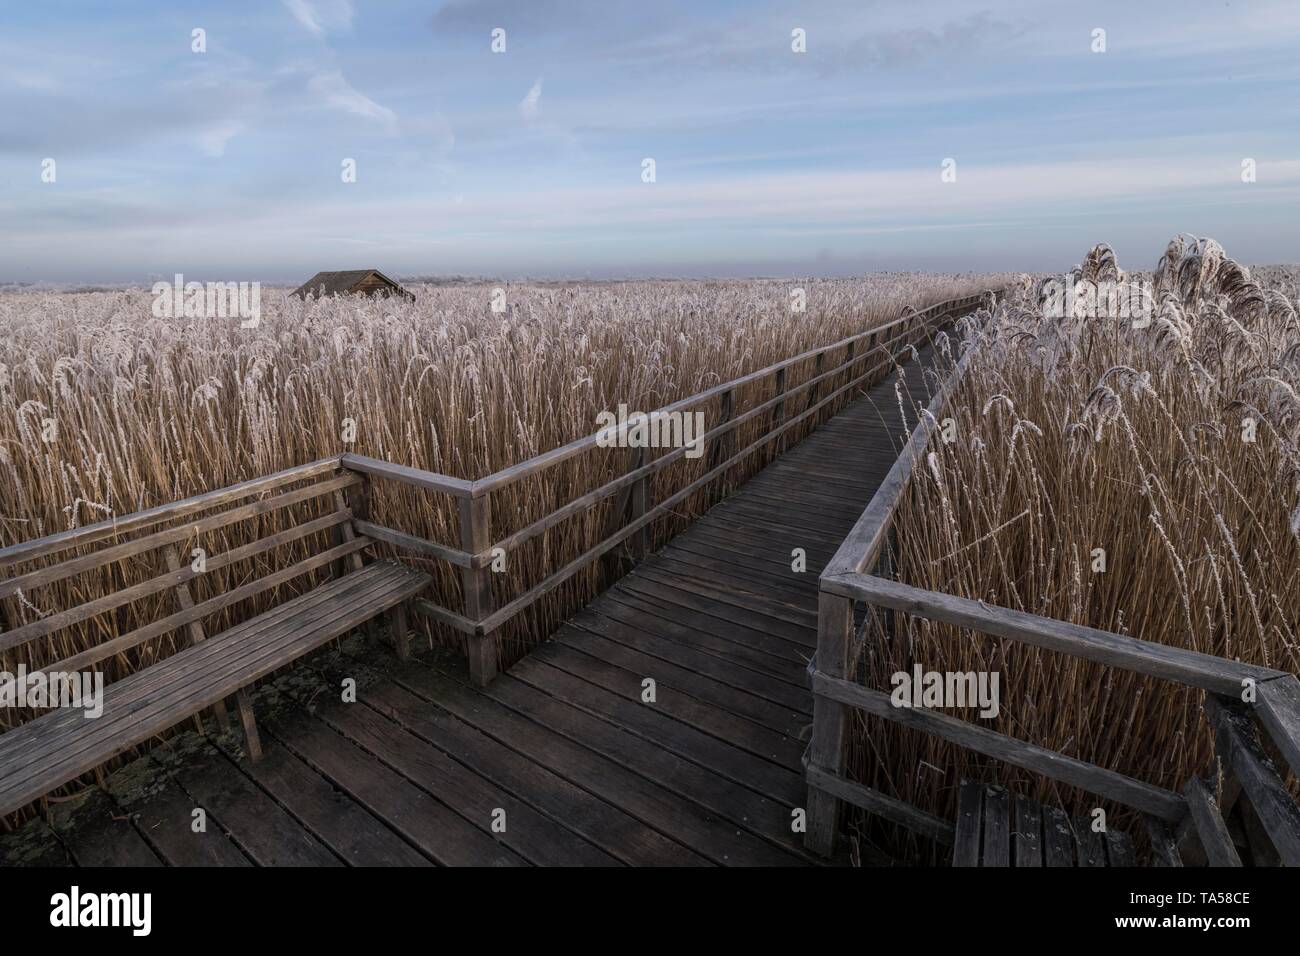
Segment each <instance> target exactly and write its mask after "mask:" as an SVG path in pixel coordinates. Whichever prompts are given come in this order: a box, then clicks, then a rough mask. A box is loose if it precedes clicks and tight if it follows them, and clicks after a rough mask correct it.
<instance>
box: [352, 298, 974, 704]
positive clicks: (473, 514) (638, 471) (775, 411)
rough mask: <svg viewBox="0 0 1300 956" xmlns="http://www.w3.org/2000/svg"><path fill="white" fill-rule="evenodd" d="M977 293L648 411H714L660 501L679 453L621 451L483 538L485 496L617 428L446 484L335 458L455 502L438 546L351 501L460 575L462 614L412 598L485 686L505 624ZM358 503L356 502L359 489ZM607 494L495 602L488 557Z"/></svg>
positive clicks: (638, 546)
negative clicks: (599, 479) (571, 493)
mask: <svg viewBox="0 0 1300 956" xmlns="http://www.w3.org/2000/svg"><path fill="white" fill-rule="evenodd" d="M983 298H984V296H983V295H979V296H966V297H963V298H960V299H953V300H949V301H947V302H941V303H937V304H935V305H933V306H930V307H929V308H926V309H923V310H920V311H914V310H909V311H908V312H907V313H906V314H904V315H903V316H901V317H900V318H898V319H896V320H894V321H892V322H889V323H887V324H885V325H882V326H878V327H876V328H873V329H870V330H868V331H866V332H863V333H860V334H858V335H854V336H851V337H849V338H846V339H842V340H840V341H838V342H835V343H833V344H831V345H825V346H822V347H820V348H816V349H811V350H809V351H807V352H803V353H802V354H800V355H796V356H794V357H793V358H788V359H785V360H784V361H781V362H777V363H775V364H773V365H769V366H767V367H766V368H762V369H759V370H758V371H755V372H751V373H749V374H748V375H743V376H741V377H740V378H736V379H733V380H731V381H729V382H724V383H722V384H719V385H715V386H713V387H711V388H708V389H705V390H704V391H702V392H699V393H697V394H695V395H691V396H690V397H688V398H684V399H682V400H680V401H677V402H673V403H672V404H670V405H666V406H664V407H662V408H659V409H656V410H655V411H653V412H648V413H646V414H647V415H648V416H662V415H668V414H672V413H676V412H686V411H687V410H701V409H704V408H710V407H713V408H716V419H715V420H716V422H717V423H716V424H715V425H714V426H713V427H712V428H710V429H709V430H708V431H706V432H705V433H704V435H703V438H702V441H703V443H704V445H705V446H706V448H707V449H708V450H709V458H708V459H707V471H706V472H705V473H704V474H703V475H701V476H699V477H698V478H695V479H693V480H691V481H689V482H688V483H686V484H685V485H683V486H682V487H681V488H678V489H675V490H673V491H672V492H671V493H670V494H668V495H667V496H666V497H664V498H662V499H661V500H659V501H651V500H650V479H651V478H652V477H653V476H654V475H655V474H657V473H659V472H661V471H663V470H664V469H665V468H667V467H669V466H670V465H672V464H673V463H674V462H677V461H679V460H681V459H682V458H683V457H684V456H685V455H686V452H687V451H688V448H686V447H679V448H674V449H672V450H671V451H667V452H666V453H664V454H660V455H658V456H657V457H650V455H648V454H647V449H644V448H642V449H628V452H629V454H628V457H627V465H626V471H625V472H624V473H623V474H622V475H619V476H618V477H616V478H614V479H612V480H610V481H607V482H604V483H603V484H601V485H600V486H599V487H596V488H594V489H592V490H590V491H587V492H586V493H584V494H582V495H580V496H578V497H576V498H574V499H573V500H571V501H568V502H566V503H565V504H563V505H561V506H559V507H557V508H555V509H554V510H552V511H550V512H549V513H547V514H546V515H544V516H542V517H540V518H537V519H536V520H534V521H532V522H531V523H529V524H527V525H525V526H524V527H522V528H519V529H518V530H515V531H512V532H510V533H509V534H507V535H505V536H504V537H502V538H500V539H498V540H495V541H494V540H492V536H491V530H490V529H491V525H492V499H493V495H494V494H498V493H500V492H502V491H504V490H505V489H507V488H509V487H510V486H512V485H514V484H516V483H517V482H521V481H523V480H525V479H528V478H532V477H534V476H537V475H540V474H542V473H543V472H546V471H547V470H549V469H553V468H556V467H557V466H559V465H561V464H563V463H565V462H569V461H571V460H573V459H575V458H577V457H578V456H580V455H583V454H586V453H589V452H591V451H592V450H594V449H597V448H606V447H607V446H608V443H609V442H610V441H611V440H613V441H614V442H615V443H617V440H618V438H619V437H621V432H622V431H623V430H624V427H623V426H620V427H619V428H616V429H614V430H613V431H611V430H604V431H598V432H594V433H592V434H590V435H587V436H585V437H583V438H579V439H577V440H576V441H573V442H570V443H569V444H567V445H563V446H561V447H559V448H556V449H554V450H552V451H548V452H545V453H543V454H540V455H537V456H535V457H533V458H530V459H528V460H527V461H524V462H521V463H519V464H516V465H512V466H510V467H508V468H504V469H502V470H500V471H497V472H495V473H493V474H491V475H488V476H487V477H486V478H481V479H479V480H476V481H464V480H462V479H457V478H450V477H448V476H446V475H439V474H434V473H431V472H425V471H420V470H418V469H414V468H408V467H405V466H401V465H394V464H390V463H388V462H383V461H378V460H376V459H373V458H366V457H363V456H360V455H351V454H345V455H342V456H340V458H339V462H340V464H341V466H342V467H343V468H346V469H349V470H351V471H353V472H356V473H358V474H362V475H365V476H367V477H368V478H378V479H384V480H391V481H396V482H401V483H404V484H407V485H411V486H414V487H417V488H423V489H426V490H429V491H434V492H441V493H445V494H448V495H452V496H453V497H455V498H456V499H457V505H458V509H459V523H460V546H459V547H449V546H446V545H441V544H436V543H434V542H431V541H427V540H424V539H422V538H418V537H414V536H412V535H410V534H407V533H405V532H402V531H400V530H397V529H394V528H388V527H384V526H381V525H378V524H375V523H373V522H372V521H371V520H370V519H369V515H368V514H367V512H366V509H365V507H364V505H359V504H358V503H356V502H354V503H353V512H354V514H356V515H357V528H358V530H359V531H361V532H362V533H364V534H366V535H368V536H369V537H371V538H374V539H375V540H378V541H382V542H384V543H386V544H389V545H391V546H393V547H394V548H397V549H399V550H408V551H411V552H414V553H418V554H421V555H424V556H426V557H431V558H436V559H439V560H443V561H447V562H449V563H451V564H452V565H454V566H456V567H458V568H459V569H460V575H461V583H462V586H463V591H464V595H465V604H464V609H463V611H461V612H457V611H454V610H452V609H450V608H447V607H443V606H441V605H439V604H437V603H435V602H434V601H432V600H428V599H421V600H418V601H416V602H415V609H416V610H417V611H418V612H419V613H421V614H423V615H424V616H425V617H427V618H429V619H430V620H432V621H435V622H438V623H440V624H443V625H447V626H449V627H452V628H454V629H455V630H457V631H460V632H461V633H462V634H464V635H465V638H466V651H467V655H468V658H469V665H470V671H471V675H472V677H473V679H474V681H475V682H476V683H478V684H480V685H484V684H487V683H488V682H489V681H491V679H492V677H493V676H494V675H495V673H496V669H497V647H496V635H497V633H498V632H499V631H500V628H501V627H502V626H503V625H504V624H506V623H507V622H508V621H510V620H511V619H512V618H514V617H515V616H516V615H518V614H520V613H521V612H523V611H524V610H526V609H527V608H529V607H531V606H532V605H534V604H535V603H536V602H537V601H539V600H540V599H541V598H542V597H544V596H545V595H546V594H548V593H550V592H551V591H553V590H555V589H556V588H557V587H559V586H560V585H561V584H563V583H564V582H565V581H567V580H569V579H570V578H572V577H573V576H574V575H575V574H577V573H578V572H579V571H581V570H583V569H584V568H587V567H589V566H590V565H591V564H593V563H594V562H595V561H597V560H599V559H600V558H602V557H603V556H605V555H607V554H609V553H611V552H612V551H614V549H616V548H618V547H619V546H620V545H624V544H627V545H628V547H629V551H630V554H631V556H632V558H633V559H638V558H640V557H642V556H644V554H645V552H646V549H647V546H648V537H647V531H648V529H649V528H650V526H651V525H652V523H653V522H655V521H656V520H658V519H660V518H662V517H664V516H665V515H667V514H669V512H670V511H671V510H672V509H673V508H674V507H676V506H678V505H679V504H680V503H681V502H683V501H685V500H686V499H687V498H689V497H690V496H691V495H693V494H695V493H697V492H699V491H700V490H701V489H703V488H705V487H706V486H708V485H709V484H710V483H712V482H715V481H717V480H718V479H719V478H721V477H722V476H724V475H726V474H727V472H728V471H730V470H731V469H733V468H735V467H736V466H737V465H738V464H740V463H741V462H743V461H744V460H745V459H746V458H748V457H749V456H752V455H754V454H755V453H757V452H759V451H760V450H761V449H763V448H765V447H767V446H768V445H770V444H771V443H772V442H774V441H776V440H778V439H780V438H782V437H784V436H787V435H789V434H790V433H791V432H792V431H793V430H794V429H797V428H799V427H800V426H801V425H803V424H805V423H809V424H810V425H811V424H815V423H816V422H817V421H818V420H819V419H820V418H821V417H824V416H825V415H826V414H828V413H829V412H830V411H832V410H833V409H834V408H835V407H837V406H838V405H839V404H841V403H842V402H843V401H845V400H846V399H847V396H848V394H849V393H850V392H851V390H853V389H855V388H862V387H865V386H867V385H868V384H871V383H873V382H875V381H876V380H878V378H879V377H880V376H882V375H884V374H886V373H887V372H888V370H889V369H890V368H891V366H893V365H894V364H895V362H896V361H897V356H898V355H899V353H900V352H901V351H902V350H903V349H906V348H907V347H909V346H911V345H914V344H917V343H919V342H921V341H922V340H923V339H924V338H925V337H926V336H927V335H928V334H929V333H930V332H932V331H933V330H934V329H935V328H936V327H938V326H939V325H941V324H942V323H943V322H944V321H946V320H947V319H948V318H949V316H951V315H952V314H954V313H956V312H960V311H965V310H969V309H971V308H973V307H974V306H976V305H977V304H979V302H980V301H981V300H982V299H983ZM807 363H813V369H812V373H813V374H812V375H811V376H810V377H809V378H808V379H807V381H804V382H802V383H801V384H799V385H796V386H792V387H786V382H787V378H788V373H790V372H791V370H793V369H796V368H798V367H800V366H804V365H806V364H807ZM769 380H770V381H771V382H772V383H773V388H774V392H775V395H774V397H772V398H770V399H768V400H766V401H761V402H757V403H755V404H753V407H750V408H747V409H744V410H740V409H738V408H737V407H736V405H737V402H736V396H737V395H738V394H739V392H740V390H741V389H742V388H743V387H744V386H747V385H752V384H758V383H763V382H765V381H769ZM797 399H802V406H803V407H802V409H800V410H798V411H797V412H796V411H795V409H796V407H797V405H798V403H797V402H796V400H797ZM751 422H753V423H756V424H757V425H758V426H760V427H761V433H760V434H759V436H758V437H757V438H755V439H753V440H752V441H749V442H748V443H747V444H746V445H745V446H744V447H743V448H740V449H738V450H737V449H735V448H734V447H733V446H734V441H733V440H732V439H734V436H735V434H736V433H737V430H738V429H740V428H741V427H742V426H744V425H746V424H747V423H751ZM615 496H617V497H616V498H615ZM359 497H360V498H362V499H364V492H363V493H362V495H361V496H359ZM610 498H614V507H613V509H612V517H611V521H610V524H609V526H608V527H607V528H606V531H605V536H604V537H603V539H602V540H600V541H599V542H598V543H596V544H595V545H594V546H592V547H590V548H587V549H586V550H585V551H583V552H582V553H581V554H579V555H578V556H577V557H575V558H573V559H572V560H570V561H569V562H568V563H566V564H565V565H564V566H562V567H560V568H558V569H556V570H554V571H552V572H551V573H550V574H549V575H548V576H546V577H545V578H543V579H542V580H541V581H539V582H538V583H537V584H535V585H533V586H532V587H530V588H528V589H527V590H526V591H524V593H522V594H519V595H517V596H515V597H513V598H511V599H509V600H507V601H506V602H504V603H502V604H501V605H500V606H499V607H496V606H493V591H492V587H491V575H492V571H491V570H490V567H491V565H492V564H493V562H494V559H504V560H505V561H507V562H508V560H509V555H510V554H511V553H513V552H515V551H517V550H518V549H519V548H520V547H522V546H523V545H525V544H526V543H528V542H529V541H532V540H533V539H535V538H537V537H538V536H540V535H542V534H544V533H545V532H547V531H548V530H550V529H552V528H554V527H556V526H557V525H559V524H561V523H562V522H564V521H567V520H569V519H571V518H574V517H577V516H578V515H580V514H583V513H584V512H586V511H588V510H590V509H591V508H593V507H595V506H596V505H598V504H600V503H601V502H603V501H605V500H607V499H610Z"/></svg>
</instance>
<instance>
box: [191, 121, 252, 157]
mask: <svg viewBox="0 0 1300 956" xmlns="http://www.w3.org/2000/svg"><path fill="white" fill-rule="evenodd" d="M243 129H244V124H243V123H235V122H231V123H220V124H218V125H216V126H212V127H209V128H208V129H205V130H203V131H202V132H201V133H199V148H200V149H201V150H203V152H205V153H206V154H207V155H209V156H212V157H218V156H224V155H225V154H226V144H227V143H229V142H230V141H231V139H233V138H234V137H235V136H237V135H238V134H239V133H240V132H241V131H243Z"/></svg>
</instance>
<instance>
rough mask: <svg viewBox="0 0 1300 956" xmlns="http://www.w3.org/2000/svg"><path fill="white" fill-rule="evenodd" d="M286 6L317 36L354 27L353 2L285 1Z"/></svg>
mask: <svg viewBox="0 0 1300 956" xmlns="http://www.w3.org/2000/svg"><path fill="white" fill-rule="evenodd" d="M284 5H285V7H286V8H288V10H289V12H290V13H291V14H293V18H294V19H295V20H297V21H298V22H299V23H300V24H302V25H303V27H305V28H306V29H307V31H308V32H309V33H312V34H314V35H315V36H324V35H325V34H326V33H327V32H329V31H331V30H346V29H348V28H349V27H351V26H352V3H351V0H284Z"/></svg>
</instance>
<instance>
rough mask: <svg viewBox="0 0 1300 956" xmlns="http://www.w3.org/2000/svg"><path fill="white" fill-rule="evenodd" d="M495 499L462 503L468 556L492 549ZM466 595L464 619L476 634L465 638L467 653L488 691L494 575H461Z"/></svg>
mask: <svg viewBox="0 0 1300 956" xmlns="http://www.w3.org/2000/svg"><path fill="white" fill-rule="evenodd" d="M491 502H492V499H491V498H489V497H487V496H486V495H485V496H483V497H481V498H461V499H460V546H461V549H462V550H464V551H466V552H468V553H469V554H478V553H479V552H481V551H486V550H487V549H488V548H490V547H491V546H492V504H491ZM460 583H461V588H462V590H463V591H464V592H465V617H467V618H468V619H469V620H471V621H473V622H475V632H474V633H473V634H470V635H468V636H466V638H465V653H466V656H468V658H469V672H470V674H471V675H472V676H473V678H474V682H475V683H476V684H478V685H479V686H480V687H486V686H487V685H488V684H489V683H490V682H491V681H492V678H494V677H496V674H497V668H498V661H497V639H496V627H495V626H492V627H489V626H487V625H486V623H485V619H486V618H488V617H489V616H490V615H491V613H492V608H493V601H492V572H491V571H490V570H489V569H487V568H479V569H477V570H475V569H472V568H466V569H465V570H463V571H461V575H460Z"/></svg>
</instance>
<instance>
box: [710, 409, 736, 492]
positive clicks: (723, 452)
mask: <svg viewBox="0 0 1300 956" xmlns="http://www.w3.org/2000/svg"><path fill="white" fill-rule="evenodd" d="M735 400H736V395H735V390H734V389H730V388H729V389H727V390H726V391H725V392H723V393H722V402H721V407H720V409H719V411H718V424H719V425H725V424H726V423H727V422H729V421H731V416H732V413H733V412H734V411H735ZM735 437H736V433H735V431H729V432H727V433H725V434H724V435H722V436H721V437H720V438H718V441H717V444H715V445H714V446H713V448H712V450H711V451H710V452H709V470H710V471H712V470H713V469H714V468H717V467H718V465H720V464H722V463H723V462H724V461H726V460H727V459H728V458H729V457H730V454H729V452H730V450H731V448H732V447H733V442H732V439H734V438H735ZM722 477H723V478H724V479H725V478H726V477H727V476H726V475H725V474H724V475H723V476H722ZM724 484H725V481H724Z"/></svg>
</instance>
